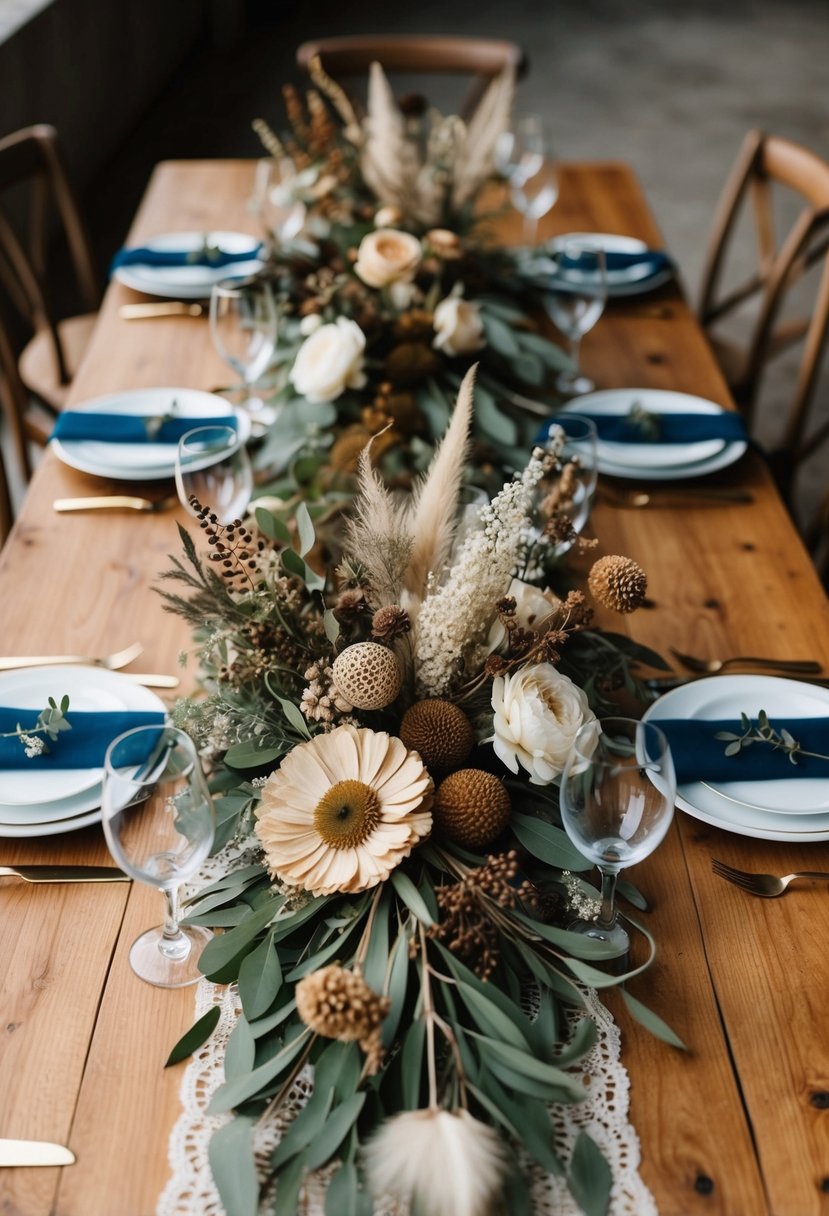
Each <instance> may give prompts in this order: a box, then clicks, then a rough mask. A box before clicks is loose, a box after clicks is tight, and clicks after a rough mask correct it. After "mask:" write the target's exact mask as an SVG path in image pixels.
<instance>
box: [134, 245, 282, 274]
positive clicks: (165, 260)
mask: <svg viewBox="0 0 829 1216" xmlns="http://www.w3.org/2000/svg"><path fill="white" fill-rule="evenodd" d="M261 255H262V245H261V244H256V245H252V246H251V247H250V249H245V250H243V251H242V252H241V253H229V252H228V251H227V250H224V249H215V248H213V247H211V248H209V249H207V248H199V249H190V250H187V249H149V248H147V247H146V246H143V245H137V246H135V247H134V248H132V249H119V250H118V252H117V253H116V255H115V257H114V258H113V259H112V264H111V266H110V271H111V273H114V272H115V271H116V270H118V269H119V268H120V267H121V266H161V267H164V266H207V267H209V268H210V269H211V270H218V269H220V268H221V267H222V266H232V265H234V263H236V262H252V261H255V260H256V259H257V258H259V257H261Z"/></svg>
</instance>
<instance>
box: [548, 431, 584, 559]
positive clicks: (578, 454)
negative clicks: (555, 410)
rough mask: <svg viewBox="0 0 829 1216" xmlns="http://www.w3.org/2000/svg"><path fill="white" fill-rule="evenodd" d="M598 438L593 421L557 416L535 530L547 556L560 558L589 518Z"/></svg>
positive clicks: (550, 435)
mask: <svg viewBox="0 0 829 1216" xmlns="http://www.w3.org/2000/svg"><path fill="white" fill-rule="evenodd" d="M597 444H598V434H597V431H596V424H595V422H594V421H593V420H592V418H582V417H581V416H580V415H579V414H559V415H558V417H556V418H554V419H553V420H552V421H551V422H550V423H549V426H548V429H547V438H546V440H545V443H544V447H545V449H546V451H547V452H548V453H549V454H550V457H551V460H550V464H551V466H552V467H551V469H550V471H549V473H545V475H544V477H543V478H542V479H541V481H540V482H539V485H538V510H537V515H538V527H539V529H540V531H541V532H542V533H543V535H544V536H545V537H546V540H547V552H548V554H550V555H551V556H553V557H562V556H563V555H564V554H565V553H567V552H568V551H569V550H570V549H571V548H572V547H573V545H574V544H575V541H576V538H577V537H578V536H579V535H580V534H581V532H582V530H583V529H584V525H585V524H586V523H587V521H588V519H589V518H590V511H591V509H592V506H593V499H594V497H595V494H596V482H597V480H598V462H597V454H596V449H597Z"/></svg>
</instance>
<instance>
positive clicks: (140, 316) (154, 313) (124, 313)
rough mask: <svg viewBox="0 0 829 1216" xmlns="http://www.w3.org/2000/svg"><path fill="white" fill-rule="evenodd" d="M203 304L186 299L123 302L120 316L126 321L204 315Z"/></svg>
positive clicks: (119, 310)
mask: <svg viewBox="0 0 829 1216" xmlns="http://www.w3.org/2000/svg"><path fill="white" fill-rule="evenodd" d="M204 313H205V307H204V305H203V304H187V303H185V301H184V300H170V301H169V302H168V303H166V304H122V305H121V307H120V308H119V309H118V316H119V317H121V318H122V320H124V321H142V320H144V319H145V318H149V317H202V316H204Z"/></svg>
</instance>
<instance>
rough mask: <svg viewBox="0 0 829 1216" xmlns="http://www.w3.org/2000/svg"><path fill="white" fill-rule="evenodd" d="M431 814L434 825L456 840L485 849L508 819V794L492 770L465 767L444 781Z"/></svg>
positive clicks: (473, 847) (439, 787)
mask: <svg viewBox="0 0 829 1216" xmlns="http://www.w3.org/2000/svg"><path fill="white" fill-rule="evenodd" d="M432 816H433V818H434V821H435V826H436V827H437V828H438V829H439V830H440V831H441V832H443V834H444V836H448V838H449V839H450V840H453V841H455V843H456V844H462V845H466V847H467V848H470V849H484V848H486V846H487V845H489V844H491V843H492V841H493V840H495V838H496V837H497V836H500V835H501V833H502V832H503V830H504V828H505V827H506V826H507V823H508V822H509V816H510V800H509V794H508V793H507V790H506V786H505V785H504V783H503V781H499V780H498V778H497V777H495V776H494V775H493V774H492V773H485V772H484V771H483V770H482V769H478V768H462V769H461V770H460V771H459V772H457V773H452V774H451V775H450V776H448V777H445V778H444V780H443V781H441V783H440V785H439V786H438V788H437V793H436V794H435V801H434V804H433V806H432Z"/></svg>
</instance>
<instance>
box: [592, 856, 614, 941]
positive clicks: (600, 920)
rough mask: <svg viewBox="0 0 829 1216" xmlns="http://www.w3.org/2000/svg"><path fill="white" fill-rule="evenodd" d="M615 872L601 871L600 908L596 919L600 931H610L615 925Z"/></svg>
mask: <svg viewBox="0 0 829 1216" xmlns="http://www.w3.org/2000/svg"><path fill="white" fill-rule="evenodd" d="M617 878H618V874H617V872H616V870H602V907H601V911H600V912H599V915H598V917H597V918H596V924H597V925H598V926H599V928H600V929H612V928H613V926H614V925H615V924H616V907H615V899H616V879H617Z"/></svg>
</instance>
